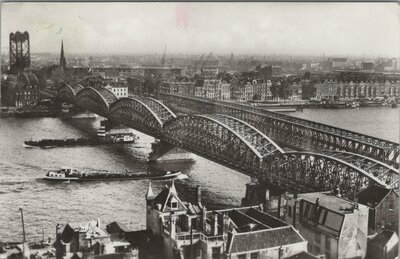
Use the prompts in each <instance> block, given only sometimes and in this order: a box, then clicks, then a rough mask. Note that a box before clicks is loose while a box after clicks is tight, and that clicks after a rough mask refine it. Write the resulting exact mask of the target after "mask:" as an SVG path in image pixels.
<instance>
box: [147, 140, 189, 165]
mask: <svg viewBox="0 0 400 259" xmlns="http://www.w3.org/2000/svg"><path fill="white" fill-rule="evenodd" d="M151 149H152V151H151V153H150V154H149V162H184V161H193V155H192V153H189V152H186V151H185V150H182V149H180V148H177V147H174V146H172V145H170V144H168V143H166V142H164V141H159V140H156V141H155V142H153V143H152V144H151Z"/></svg>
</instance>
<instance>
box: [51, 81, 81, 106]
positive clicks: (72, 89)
mask: <svg viewBox="0 0 400 259" xmlns="http://www.w3.org/2000/svg"><path fill="white" fill-rule="evenodd" d="M82 89H83V86H82V85H80V84H71V85H70V84H67V83H64V84H63V86H62V87H61V88H60V89H59V90H58V94H57V95H58V98H60V99H61V100H63V101H66V102H69V103H72V104H75V103H76V95H77V93H78V92H80V91H81V90H82Z"/></svg>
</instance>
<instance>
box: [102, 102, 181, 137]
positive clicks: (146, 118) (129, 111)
mask: <svg viewBox="0 0 400 259" xmlns="http://www.w3.org/2000/svg"><path fill="white" fill-rule="evenodd" d="M109 118H110V119H111V120H112V121H114V122H119V123H121V124H124V125H126V126H129V127H131V128H133V129H136V130H139V131H141V132H144V133H146V134H149V135H151V136H153V137H161V135H162V129H163V126H164V123H166V122H167V121H169V120H171V119H174V118H176V115H175V114H174V113H173V112H172V111H171V110H169V109H168V108H167V107H166V106H165V105H164V104H162V103H161V102H159V101H156V100H154V99H150V98H133V97H127V98H120V99H118V100H117V101H115V102H114V103H112V104H111V106H110V117H109Z"/></svg>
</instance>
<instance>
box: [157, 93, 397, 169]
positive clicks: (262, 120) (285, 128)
mask: <svg viewBox="0 0 400 259" xmlns="http://www.w3.org/2000/svg"><path fill="white" fill-rule="evenodd" d="M161 98H162V99H163V100H164V101H166V102H167V103H168V104H169V105H170V106H171V107H173V108H174V109H176V110H178V111H181V112H185V113H205V114H212V113H219V114H227V115H230V116H233V117H236V118H238V119H241V120H243V121H246V122H247V123H249V124H251V125H253V126H255V127H256V128H257V129H259V130H260V131H262V132H263V133H264V134H266V135H268V136H269V137H270V138H272V139H273V140H275V141H276V142H278V143H283V144H284V145H287V146H290V147H293V148H296V149H300V150H318V151H321V150H327V149H329V150H341V151H347V152H352V153H358V154H361V155H364V156H368V157H371V158H373V159H376V160H379V161H381V162H384V163H387V164H388V165H391V166H394V167H398V166H399V156H400V148H399V144H397V143H394V142H390V141H387V140H383V139H379V138H375V137H371V136H367V135H364V134H360V133H357V132H353V131H348V130H345V129H340V128H336V127H333V126H329V125H324V124H321V123H317V122H312V121H308V120H304V119H299V118H295V117H292V116H288V115H283V114H279V113H275V112H271V111H266V110H262V109H260V108H253V107H249V106H245V105H240V104H234V103H226V102H217V101H212V100H208V99H203V98H193V97H187V96H176V95H169V94H162V95H161Z"/></svg>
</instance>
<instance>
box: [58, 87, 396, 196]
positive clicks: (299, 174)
mask: <svg viewBox="0 0 400 259" xmlns="http://www.w3.org/2000/svg"><path fill="white" fill-rule="evenodd" d="M63 98H65V101H68V100H69V99H68V98H69V97H68V96H65V95H64V97H63ZM76 105H77V106H78V107H81V108H84V109H87V110H89V111H91V112H94V113H97V114H99V115H101V116H103V117H105V118H108V119H110V120H111V121H113V123H121V124H124V125H126V126H129V127H132V128H134V129H137V130H139V131H142V132H144V133H146V134H149V135H151V136H153V137H156V138H158V139H160V140H162V141H165V142H167V143H169V144H172V145H174V146H177V147H181V148H183V149H185V150H187V151H190V152H193V153H195V154H198V155H200V156H203V157H204V158H206V159H209V160H211V161H215V162H217V163H219V164H221V165H224V166H227V167H230V168H232V169H234V170H237V171H240V172H242V173H244V174H247V175H250V176H253V177H257V178H258V179H259V180H261V181H262V182H265V183H270V184H273V185H279V186H280V187H282V188H285V189H287V190H291V191H294V192H310V191H331V190H333V189H336V188H339V190H340V192H341V194H342V195H343V196H345V197H347V198H349V199H354V198H355V197H356V196H357V194H358V193H359V192H360V191H362V190H363V189H365V188H367V187H368V186H369V185H379V186H382V187H384V188H397V187H398V173H397V171H396V169H395V168H393V167H390V166H388V165H386V164H385V163H383V162H380V161H378V160H376V159H371V158H369V157H366V156H363V155H360V154H354V153H349V152H339V151H324V153H314V152H284V151H283V150H282V149H281V148H280V147H279V146H278V145H277V144H276V143H275V142H274V141H273V140H272V139H271V138H269V137H268V134H265V133H264V132H263V131H262V130H259V129H257V128H256V127H255V126H254V125H251V123H248V122H245V121H243V120H240V119H238V118H237V117H233V116H228V115H223V114H213V115H211V114H207V115H184V116H179V117H177V116H176V115H175V114H174V113H173V112H172V111H171V110H170V109H169V108H168V107H167V106H165V105H164V104H163V103H162V102H160V101H157V100H155V99H152V98H143V97H141V98H139V97H128V98H120V99H118V98H117V97H115V96H114V95H113V94H112V92H110V91H108V90H107V89H103V90H96V89H94V88H90V87H89V88H84V89H82V90H81V91H79V92H78V93H77V95H76ZM199 105H200V104H199ZM192 108H193V106H192ZM194 108H195V109H197V108H196V107H194ZM255 116H257V115H255Z"/></svg>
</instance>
